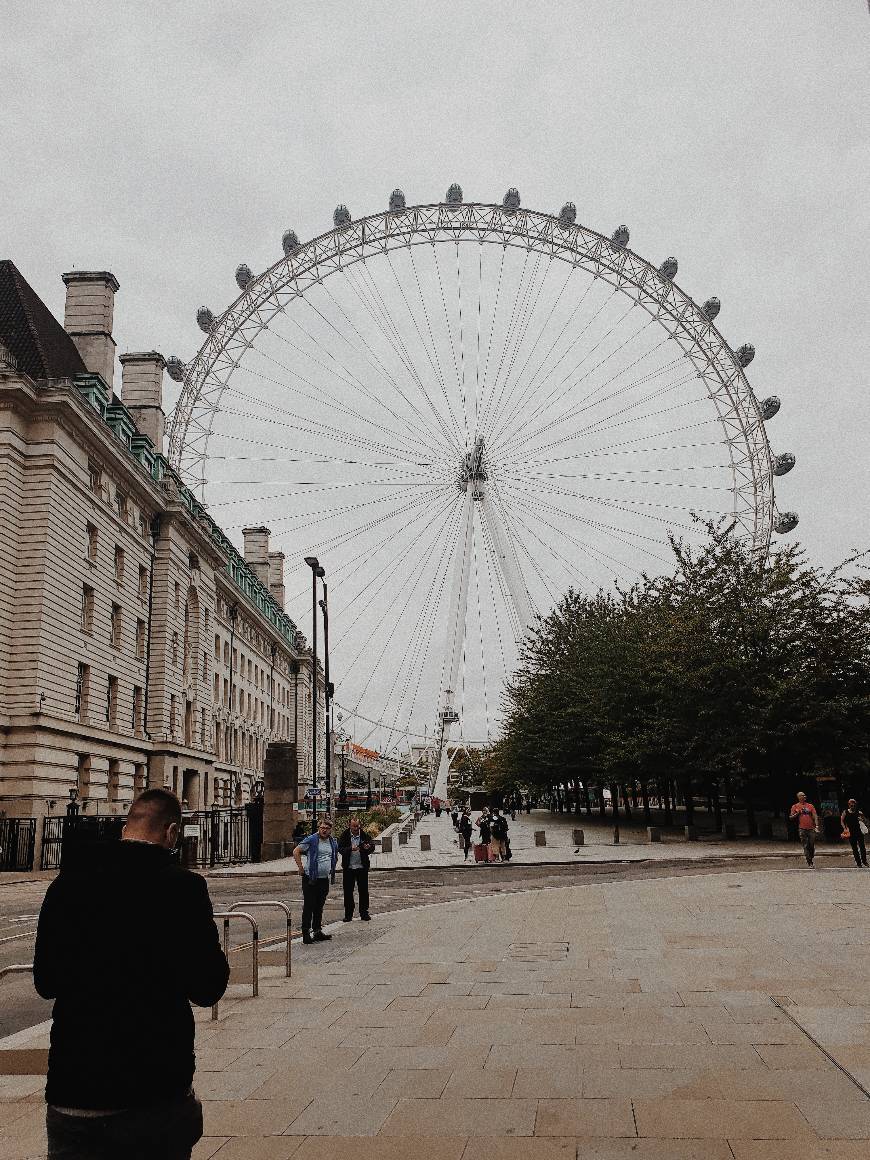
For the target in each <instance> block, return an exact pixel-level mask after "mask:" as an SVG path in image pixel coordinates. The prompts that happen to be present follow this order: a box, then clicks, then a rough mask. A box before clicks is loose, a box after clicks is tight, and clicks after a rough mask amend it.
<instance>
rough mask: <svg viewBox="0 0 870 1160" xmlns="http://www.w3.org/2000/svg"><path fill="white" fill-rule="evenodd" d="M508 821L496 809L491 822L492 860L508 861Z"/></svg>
mask: <svg viewBox="0 0 870 1160" xmlns="http://www.w3.org/2000/svg"><path fill="white" fill-rule="evenodd" d="M507 836H508V821H507V818H506V817H505V816H504V814H500V813H499V812H498V810H495V812H494V813H493V816H492V821H491V823H490V839H489V857H490V861H492V862H500V861H503V860H504V861H507V858H506V855H507V845H506V843H507Z"/></svg>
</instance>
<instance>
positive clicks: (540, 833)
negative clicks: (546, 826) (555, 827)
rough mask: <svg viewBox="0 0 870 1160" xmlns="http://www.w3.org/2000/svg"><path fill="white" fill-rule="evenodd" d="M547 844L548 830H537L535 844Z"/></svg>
mask: <svg viewBox="0 0 870 1160" xmlns="http://www.w3.org/2000/svg"><path fill="white" fill-rule="evenodd" d="M546 844H547V831H546V830H535V845H536V846H546Z"/></svg>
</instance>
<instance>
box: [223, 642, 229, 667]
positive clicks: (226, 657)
mask: <svg viewBox="0 0 870 1160" xmlns="http://www.w3.org/2000/svg"><path fill="white" fill-rule="evenodd" d="M229 663H230V646H229V644H228V643H227V642H226V641H224V664H225V665H228V664H229Z"/></svg>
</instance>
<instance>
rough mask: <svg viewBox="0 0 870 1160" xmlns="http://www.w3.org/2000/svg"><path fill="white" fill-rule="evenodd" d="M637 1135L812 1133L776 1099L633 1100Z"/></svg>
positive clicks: (796, 1136)
mask: <svg viewBox="0 0 870 1160" xmlns="http://www.w3.org/2000/svg"><path fill="white" fill-rule="evenodd" d="M633 1107H634V1114H635V1117H636V1120H637V1134H638V1135H639V1136H662V1137H666V1138H667V1137H672V1138H673V1139H704V1138H713V1139H732V1140H741V1139H743V1140H745V1139H751V1140H803V1139H805V1138H807V1137H812V1135H813V1133H812V1131H811V1130H810V1128H809V1125H808V1124H807V1121H806V1120H805V1119H804V1117H803V1116H802V1115H801V1114H800V1112H799V1111H798V1109H797V1108H796V1107H795V1106H794V1104H793V1103H786V1102H783V1101H779V1100H722V1099H706V1100H683V1099H670V1098H665V1099H659V1100H655V1101H654V1102H653V1101H649V1100H634V1101H633Z"/></svg>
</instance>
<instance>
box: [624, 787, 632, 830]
mask: <svg viewBox="0 0 870 1160" xmlns="http://www.w3.org/2000/svg"><path fill="white" fill-rule="evenodd" d="M622 797H623V800H624V802H625V820H626V821H627V822H630V821H631V798H630V797H629V794H628V786H627V785H624V786H623V787H622Z"/></svg>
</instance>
